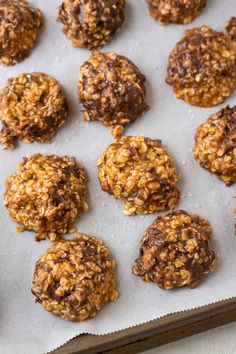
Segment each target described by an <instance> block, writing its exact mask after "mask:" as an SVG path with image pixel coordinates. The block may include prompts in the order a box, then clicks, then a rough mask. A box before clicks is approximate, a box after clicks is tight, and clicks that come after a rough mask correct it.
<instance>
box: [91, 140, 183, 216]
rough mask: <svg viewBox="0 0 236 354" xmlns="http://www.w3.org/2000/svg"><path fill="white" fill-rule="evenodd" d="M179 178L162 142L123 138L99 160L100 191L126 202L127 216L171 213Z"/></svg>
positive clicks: (176, 200) (177, 198)
mask: <svg viewBox="0 0 236 354" xmlns="http://www.w3.org/2000/svg"><path fill="white" fill-rule="evenodd" d="M179 177H180V175H179V174H178V173H177V172H176V170H175V167H174V163H173V160H172V158H171V157H170V155H169V154H168V152H167V151H166V150H165V148H164V147H163V145H162V144H161V141H160V140H151V139H149V138H145V137H143V136H125V137H122V138H121V139H120V140H118V141H117V142H115V143H113V144H111V145H110V146H108V148H107V149H106V150H105V152H104V153H103V154H102V156H100V158H99V159H98V178H99V181H100V184H101V188H102V190H104V191H105V192H108V193H110V194H112V195H113V196H114V198H119V199H122V200H123V201H124V202H125V206H124V213H125V214H126V215H134V214H148V213H156V212H158V211H162V210H168V209H173V208H174V207H175V206H176V205H177V204H178V202H179V191H178V189H177V188H176V184H177V182H178V180H179Z"/></svg>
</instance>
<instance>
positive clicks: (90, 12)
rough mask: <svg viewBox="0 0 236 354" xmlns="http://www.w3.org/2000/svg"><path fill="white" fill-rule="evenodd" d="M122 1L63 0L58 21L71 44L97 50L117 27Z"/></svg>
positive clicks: (121, 15)
mask: <svg viewBox="0 0 236 354" xmlns="http://www.w3.org/2000/svg"><path fill="white" fill-rule="evenodd" d="M124 12H125V0H64V1H63V2H62V4H61V6H60V8H59V14H58V21H60V22H62V24H63V32H64V33H65V35H66V36H67V37H68V38H69V39H70V40H71V41H72V45H73V46H74V47H82V48H88V49H98V48H100V47H102V46H104V45H105V44H106V43H107V42H108V41H109V40H110V39H111V38H112V36H113V35H114V34H115V32H116V31H117V30H119V29H120V27H121V25H122V23H123V21H124V17H125V15H124Z"/></svg>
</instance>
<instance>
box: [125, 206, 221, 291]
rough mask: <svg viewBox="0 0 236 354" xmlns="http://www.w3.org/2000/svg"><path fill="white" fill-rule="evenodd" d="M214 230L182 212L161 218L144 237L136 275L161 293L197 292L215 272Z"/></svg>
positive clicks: (194, 216)
mask: <svg viewBox="0 0 236 354" xmlns="http://www.w3.org/2000/svg"><path fill="white" fill-rule="evenodd" d="M210 237H211V227H210V224H209V222H208V220H206V219H202V218H200V217H199V216H197V215H189V214H188V213H186V212H185V211H183V210H180V211H176V212H172V213H170V214H167V215H165V216H159V217H158V218H157V219H156V220H155V221H154V223H153V224H152V225H151V226H149V228H148V229H147V230H146V232H145V233H144V236H143V238H142V240H141V247H140V256H139V258H138V259H137V260H136V265H135V266H134V267H133V269H132V271H133V274H135V275H138V276H141V277H142V279H143V280H144V281H147V282H148V281H152V282H155V283H156V284H157V285H158V286H159V287H160V288H162V289H172V288H179V287H182V286H186V285H187V286H189V287H190V288H195V287H196V286H197V285H198V283H199V282H200V281H201V280H202V278H203V277H204V275H206V274H208V273H210V272H212V271H213V266H214V264H215V260H216V256H215V253H214V252H213V251H212V250H211V249H210Z"/></svg>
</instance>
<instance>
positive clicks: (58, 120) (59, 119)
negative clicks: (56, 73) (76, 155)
mask: <svg viewBox="0 0 236 354" xmlns="http://www.w3.org/2000/svg"><path fill="white" fill-rule="evenodd" d="M68 115H69V108H68V103H67V100H66V98H65V96H64V95H63V93H62V91H61V87H60V85H59V83H58V82H57V81H56V80H55V79H54V78H52V77H51V76H48V75H46V74H43V73H40V72H34V73H23V74H20V75H19V76H17V77H14V78H10V79H8V82H7V85H6V86H5V88H3V89H2V90H1V91H0V120H1V122H2V130H1V132H0V142H1V143H2V144H3V146H4V147H5V148H14V147H15V144H16V142H17V139H20V140H23V141H24V142H28V143H32V142H34V141H39V142H42V143H49V142H50V141H51V139H52V137H53V136H54V134H55V133H56V131H57V130H58V129H59V128H60V127H61V126H62V125H63V124H64V122H65V120H66V119H67V118H68Z"/></svg>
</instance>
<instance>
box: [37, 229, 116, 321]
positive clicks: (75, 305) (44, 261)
mask: <svg viewBox="0 0 236 354" xmlns="http://www.w3.org/2000/svg"><path fill="white" fill-rule="evenodd" d="M114 268H115V261H114V260H113V259H112V258H111V257H110V255H109V250H108V249H107V247H106V245H105V244H104V243H103V242H102V241H101V240H99V239H97V238H96V237H88V236H86V235H84V234H77V238H76V239H74V240H69V241H66V240H61V241H58V242H56V243H55V244H54V245H53V246H52V247H51V248H49V249H48V250H47V251H46V252H45V253H44V254H42V255H41V256H40V257H39V260H38V261H37V263H36V265H35V271H34V275H33V286H32V293H33V294H34V295H35V296H36V302H39V303H40V304H41V305H42V306H43V308H44V309H45V310H47V311H50V312H52V313H53V314H55V315H58V316H60V317H61V318H63V319H65V320H70V321H76V322H79V321H84V320H86V319H88V318H91V317H94V316H95V315H96V313H97V312H98V311H99V310H100V309H101V308H102V307H103V306H104V304H105V303H106V302H108V301H115V300H116V299H117V296H118V293H117V291H116V285H115V276H114Z"/></svg>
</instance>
